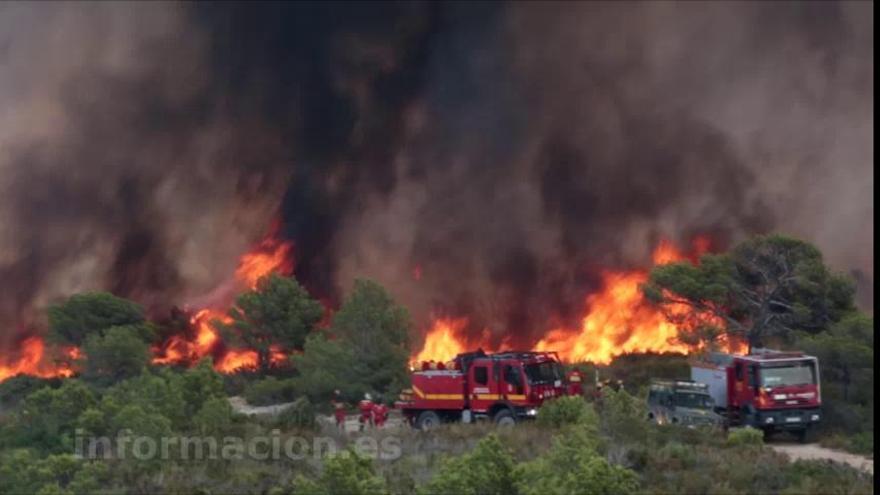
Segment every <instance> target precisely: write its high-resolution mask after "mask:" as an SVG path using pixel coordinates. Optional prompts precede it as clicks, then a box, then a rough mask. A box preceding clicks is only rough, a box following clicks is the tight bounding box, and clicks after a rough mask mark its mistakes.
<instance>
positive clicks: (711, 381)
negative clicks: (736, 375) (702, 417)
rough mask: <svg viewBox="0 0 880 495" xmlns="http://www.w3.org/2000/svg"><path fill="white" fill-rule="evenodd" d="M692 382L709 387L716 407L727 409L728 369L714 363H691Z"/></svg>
mask: <svg viewBox="0 0 880 495" xmlns="http://www.w3.org/2000/svg"><path fill="white" fill-rule="evenodd" d="M691 380H693V381H695V382H697V383H705V384H706V385H708V386H709V395H710V396H711V397H712V400H714V401H715V407H716V408H719V409H727V387H728V384H727V368H726V367H724V366H716V365H714V364H712V363H691Z"/></svg>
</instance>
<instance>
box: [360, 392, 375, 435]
mask: <svg viewBox="0 0 880 495" xmlns="http://www.w3.org/2000/svg"><path fill="white" fill-rule="evenodd" d="M373 407H375V406H374V404H373V398H372V397H370V394H364V400H362V401H361V402H360V403H359V404H358V409H359V410H360V411H361V415H360V416H359V417H358V422H359V423H360V430H361V431H364V427H366V426H367V425H368V424H369V425H370V426H371V427H372V426H373Z"/></svg>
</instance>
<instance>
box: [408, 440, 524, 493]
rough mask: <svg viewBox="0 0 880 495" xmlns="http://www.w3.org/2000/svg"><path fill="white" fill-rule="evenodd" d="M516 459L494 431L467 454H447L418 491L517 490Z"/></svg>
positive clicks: (506, 491) (476, 491)
mask: <svg viewBox="0 0 880 495" xmlns="http://www.w3.org/2000/svg"><path fill="white" fill-rule="evenodd" d="M514 476H515V475H514V462H513V458H512V457H511V455H510V453H509V452H508V451H507V449H506V448H504V446H503V445H502V444H501V442H500V441H499V440H498V436H496V435H495V434H494V433H493V434H490V435H488V436H487V437H486V438H484V439H482V440H480V442H479V443H478V444H477V446H476V448H475V449H474V450H473V451H472V452H470V453H467V454H463V455H461V456H458V457H452V458H447V459H446V460H445V461H444V462H443V464H442V465H441V466H440V469H439V470H438V471H437V472H436V473H435V474H434V477H433V478H431V480H430V481H428V483H426V484H425V485H423V486H421V487H419V490H418V493H420V494H424V495H435V494H445V493H455V494H461V495H492V494H498V495H506V494H509V493H515V477H514Z"/></svg>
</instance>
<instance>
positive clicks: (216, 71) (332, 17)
mask: <svg viewBox="0 0 880 495" xmlns="http://www.w3.org/2000/svg"><path fill="white" fill-rule="evenodd" d="M872 14H873V6H872V5H871V4H870V3H861V2H860V3H852V4H847V3H807V4H794V3H792V4H788V3H767V4H763V3H731V4H723V3H722V4H719V3H705V4H703V3H660V2H646V3H642V4H614V3H610V4H604V3H598V2H585V3H581V4H577V3H561V4H548V3H540V4H530V3H523V2H514V3H510V4H488V5H486V4H480V5H469V4H458V3H449V4H440V3H434V2H431V3H424V4H421V3H406V4H396V3H395V4H384V3H381V4H379V3H376V4H366V3H364V4H352V5H346V6H345V7H344V8H342V7H340V6H334V5H320V4H299V3H291V4H274V5H271V6H269V5H261V6H259V7H255V6H246V5H237V4H232V3H221V4H215V5H210V6H209V5H206V4H193V5H182V4H177V5H174V4H150V3H144V4H109V3H107V4H39V3H34V4H9V5H3V6H0V108H2V109H3V110H2V112H0V150H2V154H0V171H2V175H0V192H2V196H0V217H2V219H3V223H2V224H0V225H2V227H0V229H2V230H0V232H2V235H0V284H2V289H3V292H4V294H7V297H6V298H4V300H3V302H2V303H0V324H3V325H4V326H5V328H7V329H8V330H3V333H4V334H6V335H10V334H11V333H12V330H13V329H14V327H15V325H20V324H22V322H30V321H33V318H34V314H35V310H36V309H39V308H40V307H42V306H43V305H45V304H46V303H47V302H49V301H52V300H54V299H56V298H58V297H61V296H63V295H65V294H69V293H71V292H74V291H78V290H84V289H88V288H105V289H109V290H113V291H115V292H117V293H119V294H121V295H125V296H129V297H132V298H134V299H136V300H139V301H141V302H143V303H145V304H147V305H149V306H150V307H153V308H157V309H156V310H157V311H159V310H162V308H166V307H168V306H169V305H171V304H175V303H182V302H186V301H188V300H192V299H193V298H197V297H198V296H199V295H201V294H204V293H206V292H208V291H210V290H211V289H212V288H213V287H215V286H217V285H218V284H220V283H221V282H222V279H223V278H224V277H226V276H227V275H228V274H229V273H230V271H231V268H232V267H234V264H235V259H236V257H237V255H238V254H240V253H241V252H242V251H243V250H244V249H245V247H246V246H247V244H248V243H249V242H252V241H253V240H255V239H256V238H257V237H258V236H259V235H261V234H262V233H263V232H264V231H265V229H266V227H267V226H268V225H269V223H270V221H271V220H272V219H273V217H275V216H276V215H280V217H281V219H282V222H283V233H284V235H285V236H286V237H288V238H290V239H293V240H294V242H295V252H296V258H297V263H296V272H297V276H298V278H300V280H301V281H303V282H304V283H305V284H306V285H307V287H309V288H310V289H311V290H312V291H313V292H315V293H316V294H318V295H320V296H322V297H327V298H329V299H331V300H338V299H339V297H340V295H341V294H343V293H344V291H345V290H347V289H348V288H349V287H350V284H351V280H352V279H353V278H354V277H359V276H366V277H372V278H375V279H377V280H378V281H380V282H382V283H383V284H385V285H386V286H388V287H389V289H390V290H392V292H393V293H394V294H395V295H396V296H397V297H398V298H399V299H400V300H401V301H402V302H404V303H406V304H407V305H408V306H409V307H410V309H411V310H412V312H413V313H414V315H415V316H416V319H417V321H420V322H424V321H425V319H426V318H427V316H428V315H429V314H430V313H432V312H434V313H435V314H437V313H441V314H450V315H464V316H469V317H471V318H472V326H473V328H474V330H475V331H476V330H480V329H482V328H484V327H486V328H489V329H490V330H491V331H492V332H494V333H495V335H496V337H497V338H500V336H501V335H502V334H504V333H508V332H513V333H516V334H517V335H519V336H521V339H518V340H520V341H523V342H524V341H527V340H534V336H536V335H537V334H539V333H542V332H544V331H546V330H547V329H548V325H549V324H550V322H567V321H568V322H570V321H571V320H572V319H573V318H575V317H577V315H579V314H580V312H581V311H582V310H583V303H584V296H585V295H586V294H587V293H589V292H590V291H591V290H593V289H594V288H595V286H596V284H597V283H598V276H597V275H598V273H599V270H600V269H601V268H603V267H610V268H625V267H631V266H644V265H645V264H646V263H647V259H648V256H649V253H650V251H651V249H652V247H653V246H654V245H655V244H656V242H657V241H658V240H659V239H660V238H664V237H665V238H671V239H673V240H676V241H679V242H686V241H687V240H688V239H689V238H690V237H691V236H693V235H695V234H698V233H708V234H710V235H711V236H712V237H713V239H715V241H716V242H717V243H718V244H719V246H723V245H725V244H729V243H731V242H735V241H737V240H739V239H741V238H742V237H744V236H746V235H749V234H752V233H756V232H765V231H770V230H782V231H786V232H790V233H792V234H796V235H799V236H802V237H805V238H807V239H809V240H812V241H814V242H816V243H817V244H818V245H819V246H820V247H821V248H822V249H823V250H824V251H825V252H826V253H827V255H828V258H829V261H830V262H831V263H832V264H833V265H834V266H835V267H837V268H838V269H840V270H857V271H858V275H859V277H860V279H861V280H862V290H861V292H860V294H861V295H862V296H865V295H866V294H867V296H865V299H866V301H867V300H870V298H871V292H872V290H871V288H872V284H873V249H872V247H873V206H872V195H873V171H872V168H871V162H872V161H873V140H872V135H873V116H872V113H871V112H872V107H873V89H872V88H873V49H872V45H873V20H872V18H873V15H872ZM867 304H870V303H867Z"/></svg>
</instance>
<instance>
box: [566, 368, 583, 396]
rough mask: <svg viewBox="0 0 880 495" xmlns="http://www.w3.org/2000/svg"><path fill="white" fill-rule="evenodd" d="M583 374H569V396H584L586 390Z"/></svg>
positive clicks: (576, 371) (575, 371) (573, 372)
mask: <svg viewBox="0 0 880 495" xmlns="http://www.w3.org/2000/svg"><path fill="white" fill-rule="evenodd" d="M581 381H582V378H581V372H580V371H578V370H572V371H571V372H569V374H568V395H583V394H584V388H583V384H582V383H581Z"/></svg>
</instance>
